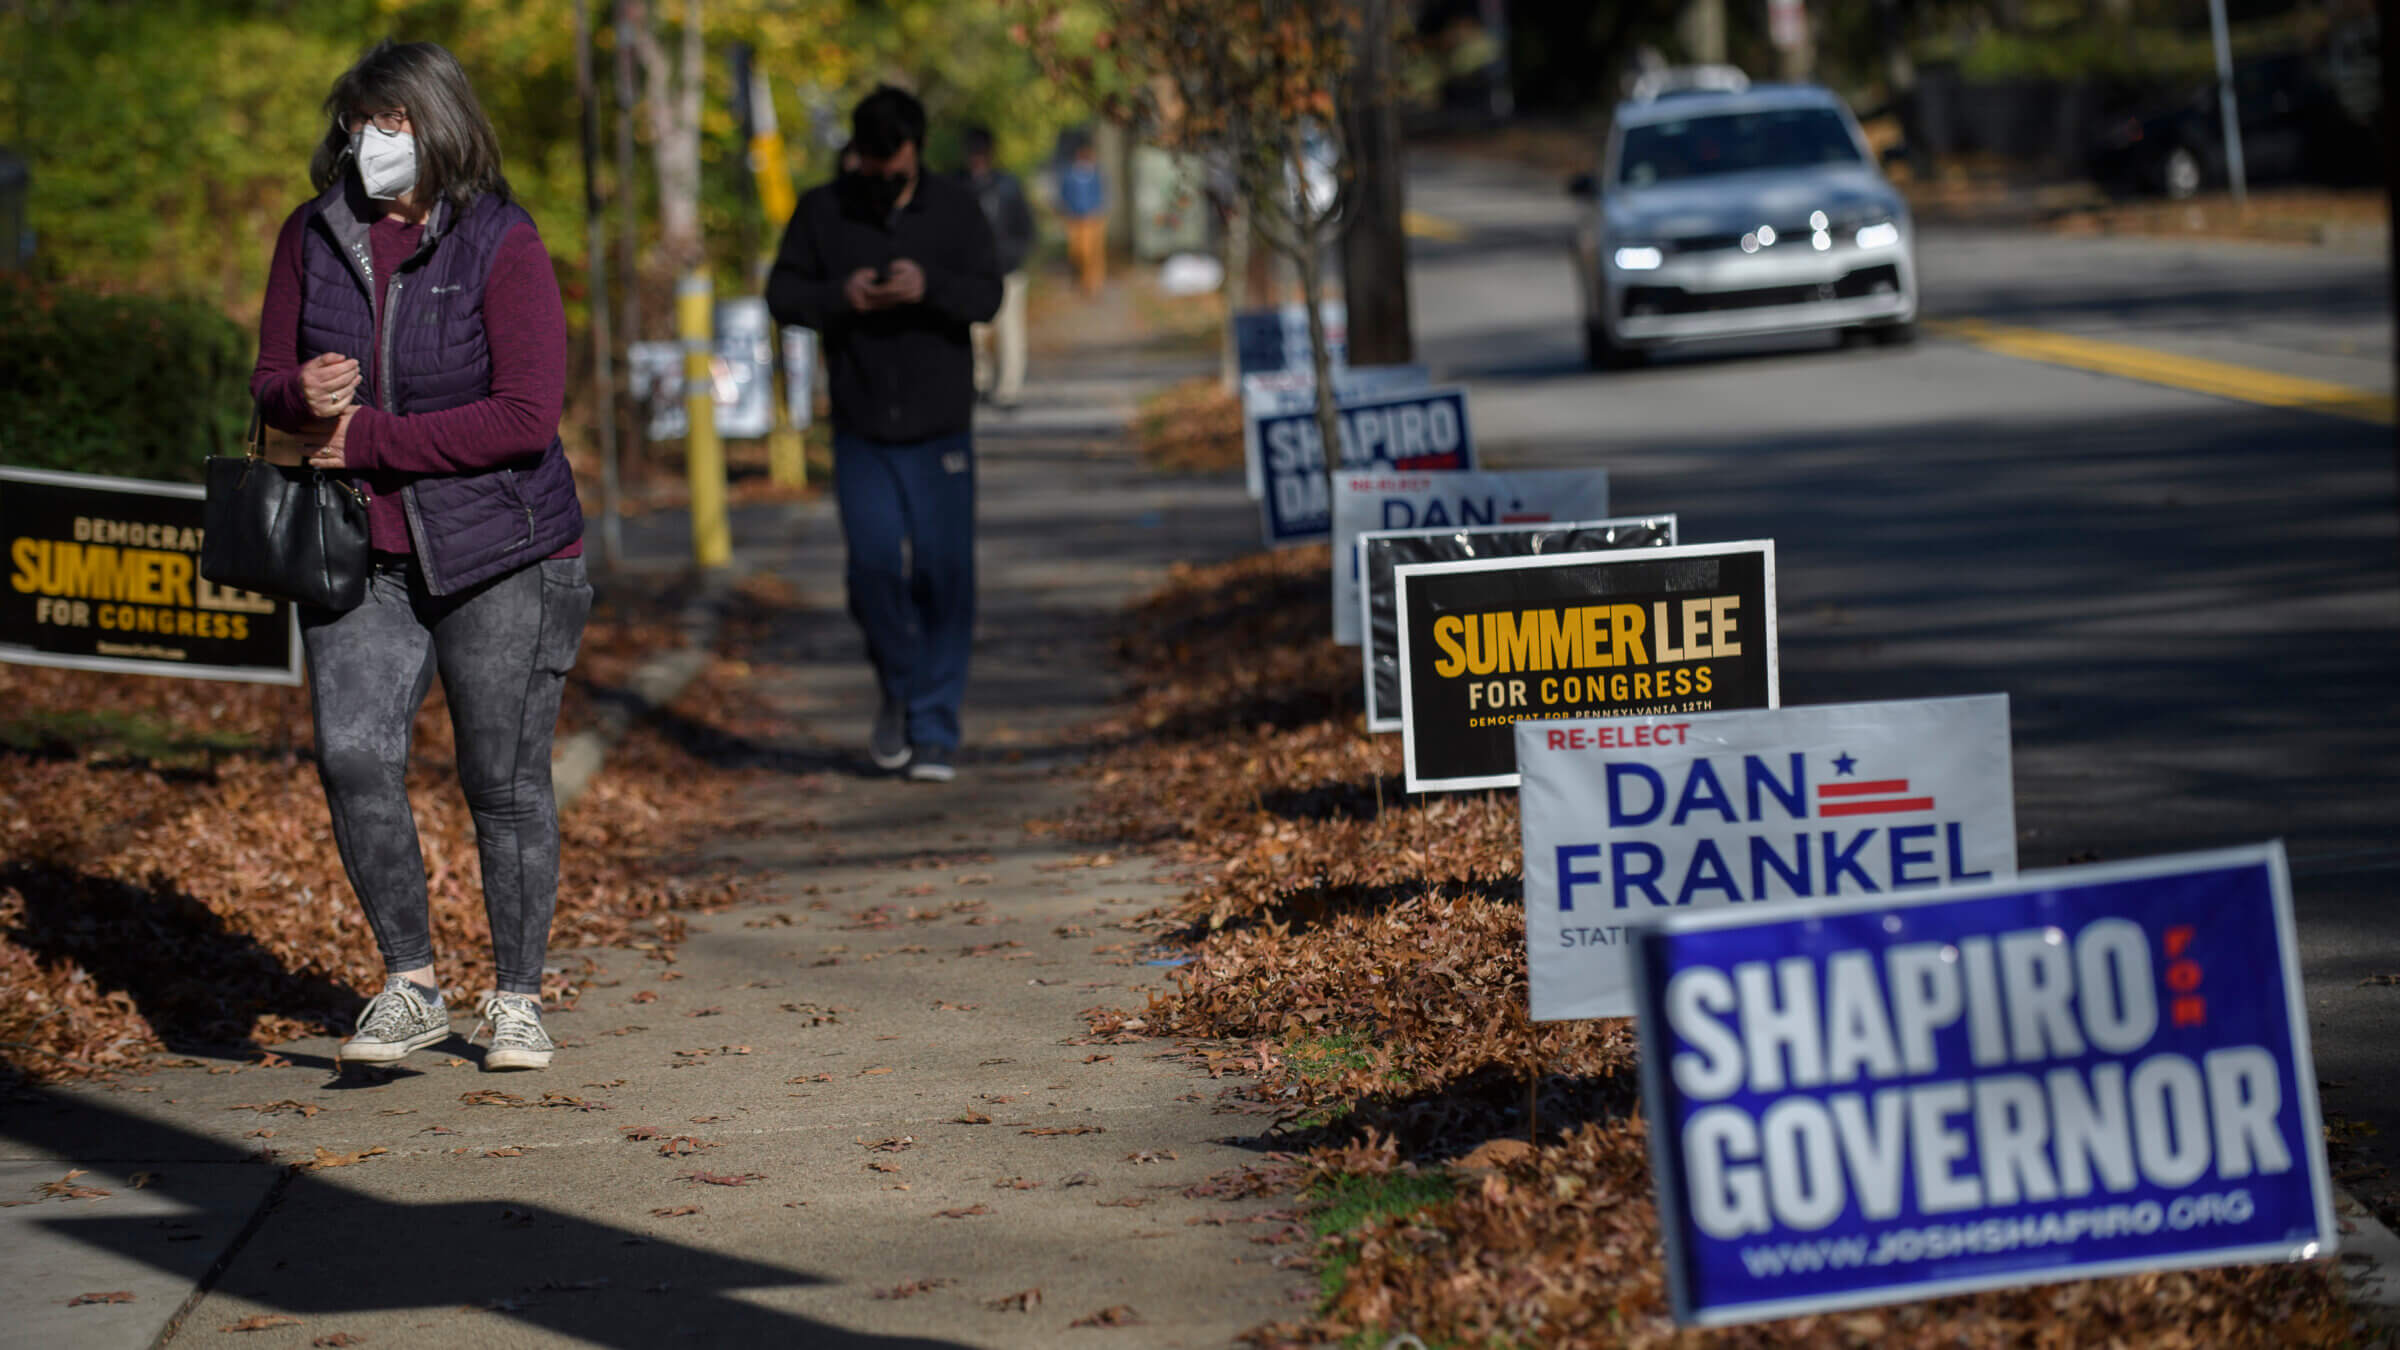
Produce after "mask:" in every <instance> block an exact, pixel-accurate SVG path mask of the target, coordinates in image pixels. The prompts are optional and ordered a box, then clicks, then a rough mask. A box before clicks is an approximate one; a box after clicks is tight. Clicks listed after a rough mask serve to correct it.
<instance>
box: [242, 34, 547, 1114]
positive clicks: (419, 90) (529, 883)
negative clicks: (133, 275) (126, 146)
mask: <svg viewBox="0 0 2400 1350" xmlns="http://www.w3.org/2000/svg"><path fill="white" fill-rule="evenodd" d="M325 111H326V114H327V119H328V122H329V123H330V125H329V126H328V127H327V130H326V132H325V137H324V139H323V140H322V141H321V142H320V143H319V144H318V146H317V151H316V155H315V157H314V159H313V160H312V161H311V163H310V165H309V181H310V182H311V183H312V184H313V185H314V186H315V188H316V190H317V196H316V197H315V198H314V199H313V200H311V201H309V202H306V203H304V204H303V205H301V206H300V208H299V209H298V210H295V211H294V212H292V214H291V217H290V218H289V219H287V220H286V221H285V222H284V225H283V231H282V233H281V234H280V235H279V236H278V237H277V239H276V241H275V256H274V262H273V265H272V268H271V272H270V275H269V278H268V283H267V296H266V304H265V307H264V312H263V315H262V317H261V320H260V326H259V352H258V367H257V370H256V371H255V372H254V373H253V374H252V375H251V377H250V389H251V393H252V394H253V395H254V396H256V397H257V399H258V402H259V407H260V409H261V411H262V413H263V415H264V417H265V419H266V421H267V422H268V424H270V425H272V426H275V427H277V428H280V429H282V430H285V431H292V432H297V433H300V434H301V435H303V436H304V437H306V438H307V439H308V441H309V443H310V446H311V449H310V454H309V463H311V464H314V465H316V466H317V467H319V468H322V469H332V470H339V471H342V472H345V473H346V474H348V475H349V477H350V480H351V481H352V482H353V483H354V484H356V485H357V487H358V488H359V489H360V491H361V492H363V493H364V494H365V495H366V498H367V510H368V532H369V536H370V543H371V546H372V548H373V550H374V570H373V572H372V574H371V575H370V577H369V579H368V583H367V597H366V600H365V601H364V602H363V603H361V604H360V605H359V606H358V607H357V608H355V609H351V610H346V611H339V612H337V611H332V610H321V609H313V608H307V607H304V608H303V609H302V610H301V614H300V635H301V642H302V645H303V646H304V647H305V649H306V651H307V653H308V673H309V693H310V696H311V698H312V701H313V705H314V711H315V721H316V734H317V766H318V772H319V775H320V777H321V778H322V779H323V781H324V784H325V797H326V801H327V803H328V804H329V805H330V806H331V808H332V813H333V833H334V840H335V843H336V844H337V845H338V847H339V848H340V850H341V855H342V867H343V870H344V871H346V872H347V873H348V874H349V878H350V885H351V888H352V889H353V890H355V891H356V892H357V893H358V898H359V902H360V904H361V905H362V906H363V907H364V908H365V910H366V915H367V922H368V924H369V926H370V927H372V928H373V929H374V932H375V944H376V946H377V947H378V948H379V949H380V950H381V952H382V956H383V962H384V966H385V969H386V971H387V972H388V975H387V978H386V979H385V981H384V986H383V990H382V992H381V993H379V994H377V995H376V996H375V998H374V1000H373V1001H372V1002H370V1003H368V1005H367V1007H366V1011H365V1012H364V1013H362V1014H361V1015H360V1017H359V1019H358V1027H357V1031H356V1032H355V1034H353V1035H352V1036H351V1037H350V1039H349V1040H348V1041H346V1042H344V1043H343V1045H342V1047H341V1051H340V1057H341V1058H342V1059H344V1060H356V1061H360V1062H364V1063H389V1062H391V1061H393V1060H397V1059H399V1058H401V1057H402V1056H404V1055H406V1054H408V1053H409V1052H410V1051H412V1050H417V1049H421V1048H423V1047H425V1046H428V1045H432V1044H435V1043H437V1042H439V1041H442V1040H444V1039H446V1038H447V1037H448V1036H449V1034H450V1014H449V1010H448V1009H447V1008H446V1007H445V1006H444V1004H443V1001H442V994H441V986H440V983H439V981H437V980H436V978H435V976H434V969H433V942H432V935H431V928H430V923H429V919H428V914H427V899H426V883H425V865H424V860H423V857H422V855H421V853H420V852H419V849H418V842H417V826H416V818H415V816H414V815H413V814H412V813H411V812H410V810H409V804H408V790H407V784H406V781H405V778H406V773H407V767H408V748H409V732H410V727H411V725H412V724H413V723H414V721H415V720H416V713H417V708H418V706H419V705H420V704H422V703H423V702H424V701H425V694H426V691H427V689H428V688H429V687H430V686H431V684H432V681H433V677H434V674H435V672H437V671H438V672H440V674H441V677H442V691H443V693H444V695H445V696H446V698H447V699H448V702H449V705H450V718H451V723H452V726H453V728H454V734H455V736H456V740H457V762H458V778H459V785H460V787H461V788H463V789H464V790H465V793H466V799H467V805H468V808H469V810H470V811H471V812H472V814H473V816H474V819H475V842H476V849H477V853H478V855H479V857H480V861H481V864H482V879H483V902H484V910H485V913H486V914H487V915H488V916H489V918H490V920H491V926H492V947H493V962H494V965H495V966H496V967H497V973H498V979H497V984H498V988H497V990H496V991H495V992H494V993H493V994H492V995H491V996H490V998H488V999H487V1000H486V1001H485V1003H484V1005H483V1015H484V1021H485V1025H486V1026H488V1027H489V1028H490V1030H491V1048H490V1050H489V1052H488V1053H487V1054H486V1055H485V1056H484V1060H483V1066H484V1067H485V1068H486V1069H539V1068H545V1067H547V1066H548V1065H549V1063H550V1056H551V1053H552V1050H553V1046H552V1044H551V1041H550V1038H549V1036H548V1035H547V1034H545V1033H544V1031H543V1030H542V1017H541V980H542V966H543V962H544V959H545V957H546V955H547V952H548V949H549V942H550V920H551V912H552V909H553V907H554V906H555V904H556V901H557V897H558V808H557V803H556V802H555V800H554V799H553V797H552V794H551V787H550V739H551V733H552V731H553V729H554V728H555V726H556V724H557V721H558V707H559V697H560V694H561V691H562V690H563V689H564V687H565V684H566V676H567V672H568V670H569V669H570V668H572V667H573V665H574V664H575V652H576V648H577V646H578V645H579V644H580V642H581V640H582V635H583V624H584V620H585V618H586V616H587V615H588V614H589V613H590V611H591V603H592V591H591V586H590V584H589V582H588V581H587V580H586V579H585V576H584V564H583V513H582V510H581V508H580V507H579V506H578V505H577V503H576V499H575V477H574V474H573V472H572V471H571V470H570V469H569V468H568V467H567V459H566V452H565V449H564V447H563V446H562V445H561V444H560V442H559V438H558V422H559V412H560V407H561V403H562V400H563V398H564V394H565V384H566V314H565V311H564V309H563V308H562V307H561V305H560V303H559V296H558V282H557V278H556V277H555V275H554V274H553V273H552V271H551V268H550V258H549V255H548V254H547V252H545V251H544V249H543V247H542V241H541V235H540V234H539V232H538V231H537V230H536V229H535V228H534V223H533V218H532V217H531V216H529V215H527V214H526V213H525V211H524V210H523V209H522V208H520V207H519V206H517V205H516V204H515V203H514V202H513V201H512V200H511V199H510V196H509V188H508V180H507V179H505V178H504V177H502V176H501V172H500V148H499V141H498V138H497V137H495V136H494V135H493V132H492V127H491V123H490V122H489V121H487V120H486V119H485V117H484V114H483V109H482V107H481V105H480V104H478V103H477V101H476V99H475V93H474V90H473V89H472V88H471V87H470V86H469V85H468V83H467V77H466V73H465V72H464V71H463V70H461V69H460V68H459V65H458V61H457V60H456V58H454V57H452V56H451V55H450V53H449V52H448V51H446V50H444V49H442V48H441V47H439V46H436V45H434V44H432V43H428V42H415V43H406V44H395V43H392V42H388V41H387V42H382V43H378V44H377V45H376V46H375V47H374V48H372V49H371V50H369V51H368V52H367V54H366V55H364V56H362V57H361V58H359V61H358V64H356V65H354V66H352V67H351V68H350V69H349V70H348V71H346V72H344V73H343V75H342V76H341V78H340V79H338V80H336V81H334V84H333V91H332V93H331V94H329V95H328V96H327V97H326V100H325ZM481 1030H482V1028H478V1031H479V1032H480V1031H481Z"/></svg>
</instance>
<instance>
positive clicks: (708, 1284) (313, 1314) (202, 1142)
mask: <svg viewBox="0 0 2400 1350" xmlns="http://www.w3.org/2000/svg"><path fill="white" fill-rule="evenodd" d="M0 1137H5V1138H8V1139H11V1140H14V1141H16V1142H18V1143H21V1144H25V1145H28V1146H30V1147H32V1148H35V1149H40V1150H43V1151H46V1152H49V1153H53V1154H57V1155H60V1156H64V1157H69V1158H77V1159H91V1158H95V1157H105V1158H112V1159H138V1160H157V1159H169V1160H172V1162H171V1163H170V1165H167V1166H165V1167H162V1168H161V1169H160V1170H159V1171H158V1172H157V1174H156V1175H157V1180H156V1181H155V1182H154V1183H153V1186H152V1189H153V1190H155V1191H157V1192H159V1193H161V1194H164V1195H166V1196H168V1197H171V1198H179V1199H184V1200H185V1201H186V1203H189V1204H192V1205H193V1206H194V1207H200V1206H202V1205H204V1204H205V1203H206V1201H205V1200H204V1199H202V1198H201V1196H200V1195H199V1194H198V1193H195V1194H192V1195H189V1196H184V1195H179V1193H178V1184H177V1183H178V1178H179V1176H189V1175H192V1174H193V1173H194V1171H195V1165H207V1164H219V1165H222V1164H238V1163H249V1164H251V1165H256V1166H263V1165H266V1164H259V1163H256V1162H255V1160H253V1159H251V1158H249V1157H247V1156H246V1155H244V1154H243V1153H241V1152H240V1151H239V1150H237V1149H235V1148H234V1147H233V1146H232V1145H231V1144H229V1143H226V1142H224V1141H222V1140H217V1139H212V1138H209V1137H207V1136H205V1135H200V1134H195V1133H192V1132H190V1131H186V1130H182V1129H178V1128H176V1127H174V1126H172V1125H168V1124H164V1123H162V1122H159V1121H155V1120H149V1119H145V1118H142V1117H139V1116H134V1115H131V1114H128V1113H126V1112H122V1111H118V1110H114V1109H111V1108H110V1107H107V1106H104V1105H102V1104H100V1103H98V1102H95V1101H93V1100H91V1099H90V1098H89V1097H86V1096H82V1095H80V1094H58V1093H47V1092H29V1093H21V1094H19V1095H18V1096H16V1097H15V1098H13V1099H11V1102H10V1105H9V1108H8V1110H7V1113H6V1116H5V1118H4V1123H0ZM370 1165H371V1164H370ZM504 1210H505V1211H514V1213H513V1214H504ZM278 1215H282V1216H284V1217H285V1218H286V1219H287V1220H288V1221H291V1222H298V1223H309V1224H311V1227H310V1230H309V1232H308V1233H307V1234H306V1235H305V1250H306V1252H307V1254H308V1257H309V1260H308V1262H307V1264H306V1266H305V1268H302V1267H300V1266H298V1264H297V1263H294V1268H293V1269H291V1270H289V1271H288V1272H287V1271H285V1269H284V1265H285V1263H284V1262H281V1261H278V1262H276V1263H275V1264H274V1266H273V1267H272V1269H271V1270H268V1271H257V1270H249V1269H245V1268H243V1265H242V1259H241V1250H240V1248H241V1245H242V1244H243V1243H252V1244H256V1245H262V1246H263V1245H265V1243H266V1240H265V1239H264V1238H262V1237H261V1236H260V1234H261V1233H262V1231H263V1230H265V1229H266V1228H270V1227H272V1225H273V1224H274V1222H275V1219H276V1217H277V1216H278ZM41 1227H42V1228H43V1229H45V1230H46V1231H47V1232H49V1233H51V1234H53V1235H56V1236H57V1237H59V1238H63V1239H66V1240H69V1241H73V1242H78V1243H82V1244H84V1245H86V1246H89V1247H92V1248H96V1249H98V1250H101V1251H105V1252H110V1253H113V1254H115V1255H117V1256H120V1257H125V1258H130V1259H132V1260H136V1261H141V1262H144V1263H145V1264H152V1265H158V1266H160V1267H161V1268H163V1269H170V1270H171V1269H176V1268H178V1265H177V1264H176V1263H170V1262H168V1261H167V1260H165V1259H164V1253H163V1252H162V1248H161V1238H160V1229H159V1224H158V1220H157V1218H156V1217H155V1216H145V1217H140V1218H111V1217H108V1216H106V1215H104V1214H93V1215H91V1216H89V1217H83V1216H77V1217H72V1218H68V1217H61V1218H55V1219H44V1220H42V1221H41ZM259 1259H260V1260H263V1259H264V1256H263V1255H261V1256H260V1258H259ZM229 1264H230V1266H231V1268H232V1269H233V1271H234V1274H235V1277H236V1278H237V1280H239V1281H241V1282H242V1283H243V1285H244V1287H243V1288H241V1290H240V1295H241V1296H242V1297H244V1298H247V1299H250V1300H252V1301H255V1302H258V1303H261V1304H264V1305H266V1306H267V1307H270V1308H273V1309H276V1310H278V1311H280V1312H284V1313H288V1314H291V1315H294V1316H299V1317H303V1318H308V1319H330V1318H335V1317H339V1316H341V1315H343V1314H345V1313H370V1312H381V1311H389V1310H399V1309H417V1308H422V1309H426V1310H428V1311H435V1310H447V1309H452V1308H456V1307H458V1306H460V1305H462V1304H463V1305H465V1306H467V1307H479V1308H482V1309H484V1310H486V1311H490V1312H496V1313H500V1314H502V1315H505V1316H508V1317H511V1318H514V1319H515V1320H516V1321H518V1322H521V1323H523V1324H525V1325H526V1326H529V1327H537V1328H540V1329H542V1330H545V1331H549V1332H553V1333H556V1334H559V1335H562V1336H571V1337H574V1338H576V1339H577V1340H579V1341H582V1342H585V1343H588V1344H591V1345H600V1346H622V1347H627V1350H632V1348H633V1347H647V1346H654V1345H657V1344H660V1343H661V1342H663V1341H666V1340H670V1339H678V1338H681V1339H690V1338H697V1339H698V1340H699V1341H700V1343H703V1344H711V1345H804V1346H810V1347H820V1348H822V1350H945V1348H946V1347H951V1346H953V1345H955V1344H956V1343H955V1342H951V1341H942V1340H931V1339H926V1338H922V1337H901V1336H876V1335H869V1334H866V1333H861V1332H856V1331H850V1330H847V1329H845V1328H841V1327H834V1326H828V1325H826V1324H824V1323H822V1322H818V1321H814V1320H812V1319H809V1318H805V1317H800V1316H796V1315H793V1314H790V1313H784V1312H777V1311H775V1310H773V1309H769V1308H762V1307H760V1306H758V1305H757V1304H756V1303H753V1302H750V1301H747V1300H745V1299H742V1298H739V1297H734V1296H733V1291H736V1290H768V1289H796V1288H806V1287H810V1286H814V1285H820V1284H823V1283H825V1281H824V1280H823V1279H822V1278H820V1277H818V1276H815V1275H811V1274H809V1273H808V1272H806V1271H798V1270H790V1269H786V1268H784V1267H781V1266H776V1265H770V1264H767V1263H765V1262H760V1261H747V1260H742V1259H740V1258H738V1257H733V1256H729V1255H727V1254H726V1253H724V1252H721V1251H711V1250H707V1249H704V1248H699V1247H692V1246H686V1245H684V1244H682V1243H677V1242H670V1241H664V1240H661V1239H658V1238H654V1237H649V1236H647V1235H645V1234H641V1233H637V1232H634V1231H632V1230H630V1229H625V1228H618V1227H615V1226H612V1225H609V1224H604V1223H595V1222H593V1221H591V1220H589V1219H586V1218H582V1217H579V1216H577V1215H573V1214H567V1213H562V1212H560V1211H558V1210H556V1209H552V1208H548V1207H546V1206H544V1205H543V1204H542V1203H541V1201H540V1199H539V1198H538V1197H527V1196H516V1195H511V1194H508V1193H506V1192H505V1191H502V1192H496V1193H494V1194H491V1195H489V1196H486V1197H484V1198H481V1199H478V1200H475V1201H472V1202H451V1203H425V1204H409V1203H403V1202H398V1201H393V1200H387V1199H384V1198H381V1197H378V1196H372V1195H368V1194H365V1193H363V1192H362V1191H360V1190H358V1189H356V1188H354V1187H351V1186H348V1185H345V1184H343V1183H342V1182H340V1181H337V1180H333V1179H330V1178H328V1177H327V1176H326V1175H325V1174H323V1173H314V1172H300V1171H293V1172H292V1173H291V1174H290V1175H289V1176H288V1177H287V1179H286V1180H285V1181H284V1182H283V1183H282V1184H281V1185H279V1186H278V1187H277V1188H276V1189H275V1190H274V1191H272V1192H270V1194H269V1196H268V1199H267V1201H266V1203H265V1205H264V1207H263V1208H262V1211H261V1215H260V1217H259V1218H256V1219H253V1220H252V1222H251V1224H250V1226H249V1228H248V1229H247V1230H245V1234H244V1238H243V1239H238V1240H237V1249H236V1251H235V1252H234V1253H232V1254H231V1255H230V1256H229V1257H228V1258H225V1259H221V1260H220V1261H219V1263H218V1265H217V1267H216V1268H215V1269H216V1271H217V1273H219V1274H222V1273H224V1272H225V1271H226V1270H227V1268H228V1266H229ZM214 1279H215V1277H214V1276H212V1277H211V1280H210V1281H209V1282H208V1283H210V1284H213V1283H214ZM264 1280H271V1281H272V1288H271V1289H269V1290H262V1289H261V1288H260V1287H259V1286H260V1284H261V1282H262V1281H264Z"/></svg>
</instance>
